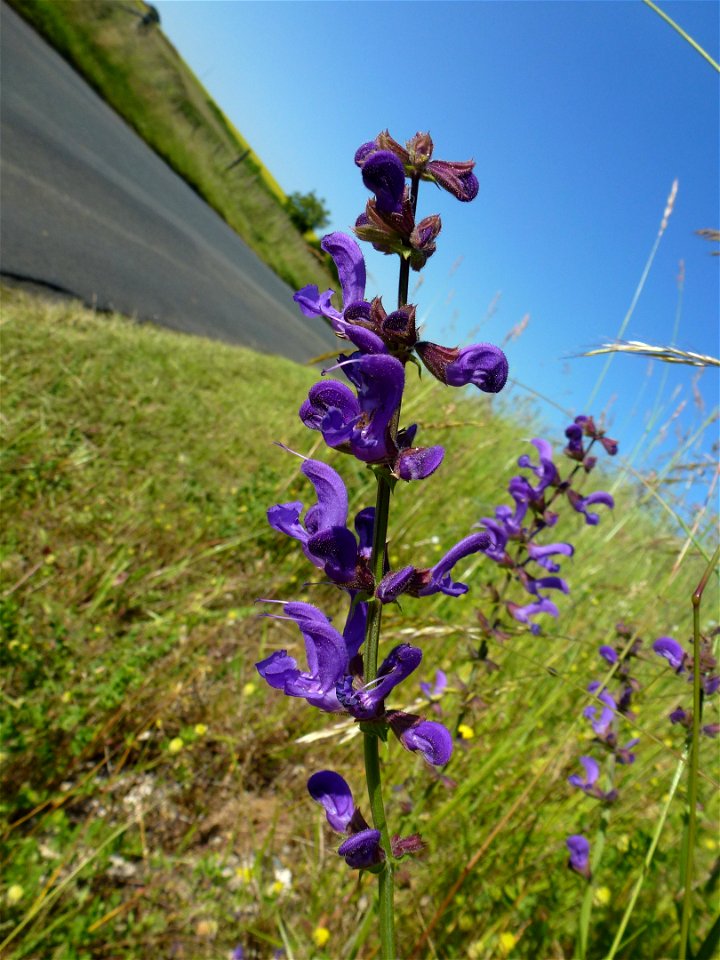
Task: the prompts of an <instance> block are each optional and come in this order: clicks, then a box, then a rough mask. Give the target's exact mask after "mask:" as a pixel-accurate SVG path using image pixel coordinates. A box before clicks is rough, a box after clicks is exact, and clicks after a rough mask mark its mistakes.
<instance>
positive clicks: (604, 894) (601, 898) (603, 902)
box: [593, 887, 611, 907]
mask: <svg viewBox="0 0 720 960" xmlns="http://www.w3.org/2000/svg"><path fill="white" fill-rule="evenodd" d="M610 897H611V893H610V887H598V888H597V890H596V891H595V895H594V897H593V900H594V901H595V903H596V904H597V905H598V906H601V907H606V906H607V905H608V904H609V903H610Z"/></svg>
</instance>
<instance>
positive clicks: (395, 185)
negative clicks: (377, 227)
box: [362, 150, 405, 213]
mask: <svg viewBox="0 0 720 960" xmlns="http://www.w3.org/2000/svg"><path fill="white" fill-rule="evenodd" d="M362 178H363V183H364V184H365V186H366V187H367V188H368V190H371V191H372V192H373V193H374V194H375V198H376V203H377V209H378V210H379V211H380V212H381V213H397V212H398V211H399V210H400V207H401V206H402V201H403V196H404V193H405V168H404V167H403V165H402V163H401V161H400V160H399V159H398V158H397V157H396V156H395V154H394V153H390V151H389V150H378V151H377V153H373V154H372V156H370V157H368V159H367V160H365V162H364V163H363V166H362Z"/></svg>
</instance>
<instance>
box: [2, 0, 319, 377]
mask: <svg viewBox="0 0 720 960" xmlns="http://www.w3.org/2000/svg"><path fill="white" fill-rule="evenodd" d="M0 63H1V69H0V82H1V83H2V98H1V99H0V123H1V131H0V133H1V137H2V139H1V140H0V204H1V207H0V211H1V215H2V238H1V239H2V242H1V244H0V272H1V273H3V274H5V275H9V276H14V277H20V278H26V279H30V280H34V281H36V282H38V283H40V284H43V285H47V286H49V287H51V288H52V287H54V288H57V289H60V290H64V291H67V292H69V293H71V294H73V295H75V296H77V297H79V298H80V299H81V300H83V301H84V302H85V303H88V304H95V305H97V306H98V307H99V308H101V309H113V310H117V311H119V312H121V313H125V314H127V315H129V316H136V317H138V318H139V319H142V320H152V321H155V322H157V323H160V324H162V325H164V326H168V327H172V328H173V329H175V330H182V331H185V332H187V333H194V334H200V335H203V336H207V337H212V338H215V339H218V340H225V341H227V342H230V343H239V344H243V345H244V346H248V347H253V348H254V349H257V350H261V351H263V352H265V353H277V354H282V355H284V356H287V357H290V358H292V359H294V360H307V359H309V358H310V357H312V356H317V355H318V354H320V353H323V352H325V351H327V350H328V349H330V348H332V346H333V344H334V343H336V342H337V341H336V340H335V338H334V336H333V335H332V334H331V333H329V332H328V331H326V330H324V329H322V328H321V327H320V326H319V323H320V322H321V321H315V322H313V321H311V320H306V319H305V318H303V317H302V316H301V315H300V313H299V311H298V310H297V308H296V307H295V304H294V303H293V302H292V291H291V290H290V289H289V288H288V287H287V286H286V285H285V284H284V283H283V282H282V281H281V280H280V279H279V278H278V277H277V276H276V275H275V274H274V273H273V272H272V271H271V270H270V269H269V268H268V267H267V266H266V265H265V264H264V263H262V262H261V261H260V260H258V258H257V257H256V256H255V254H254V253H253V252H252V251H251V250H250V249H249V248H248V247H247V246H246V245H245V243H244V242H243V241H242V240H241V239H240V238H239V237H238V236H237V234H235V233H234V232H233V231H232V230H231V229H230V228H229V227H228V226H227V224H225V223H224V222H223V221H222V220H221V219H220V217H218V216H217V214H216V213H215V212H214V211H212V210H211V209H210V208H209V207H208V206H207V205H206V204H205V203H203V201H202V200H201V199H200V198H199V197H198V196H197V194H195V193H194V192H193V191H192V190H191V189H190V188H189V187H188V186H187V184H186V183H184V181H182V180H181V179H180V178H179V177H178V176H176V175H175V174H174V173H173V172H172V171H171V170H170V169H169V167H167V166H166V165H165V163H164V162H163V161H162V160H160V159H159V158H158V157H157V156H156V155H155V154H154V153H153V152H152V150H150V149H149V147H147V146H146V144H145V143H144V142H143V141H142V140H140V138H139V137H138V136H137V135H136V134H135V133H134V132H133V131H132V130H130V129H129V127H127V126H126V125H125V123H124V122H123V121H122V120H121V119H120V118H119V117H118V116H117V114H115V113H114V112H113V111H112V110H111V109H110V108H109V107H108V106H107V104H105V103H104V101H102V100H101V99H100V98H99V97H98V96H97V95H96V94H95V93H94V92H93V91H92V90H91V89H90V87H88V86H87V85H86V84H85V82H84V81H83V80H82V79H80V77H79V76H78V75H77V74H76V73H75V72H74V71H73V70H72V69H71V68H70V67H69V66H68V65H67V64H66V63H65V61H64V60H62V58H61V57H59V56H58V54H57V53H56V52H55V51H54V50H52V49H51V48H50V47H49V46H48V45H47V44H46V43H45V42H44V41H43V40H41V39H40V38H39V37H38V35H37V34H36V33H35V32H34V31H33V30H32V29H31V28H30V27H28V25H27V24H26V23H24V21H22V20H21V19H20V18H19V17H18V16H17V14H16V13H15V12H14V11H13V10H11V9H10V8H9V7H7V6H6V5H5V4H0Z"/></svg>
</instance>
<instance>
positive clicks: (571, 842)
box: [565, 833, 590, 880]
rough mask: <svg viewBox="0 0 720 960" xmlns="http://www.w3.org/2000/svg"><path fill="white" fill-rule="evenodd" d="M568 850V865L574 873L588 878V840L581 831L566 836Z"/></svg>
mask: <svg viewBox="0 0 720 960" xmlns="http://www.w3.org/2000/svg"><path fill="white" fill-rule="evenodd" d="M565 843H566V845H567V848H568V850H569V851H570V859H569V860H568V866H569V867H570V869H571V870H574V871H575V872H576V873H580V874H582V876H583V877H587V879H588V880H589V879H590V842H589V841H588V839H587V837H584V836H583V835H582V834H581V833H577V834H574V835H573V836H571V837H568V838H567V840H566V841H565Z"/></svg>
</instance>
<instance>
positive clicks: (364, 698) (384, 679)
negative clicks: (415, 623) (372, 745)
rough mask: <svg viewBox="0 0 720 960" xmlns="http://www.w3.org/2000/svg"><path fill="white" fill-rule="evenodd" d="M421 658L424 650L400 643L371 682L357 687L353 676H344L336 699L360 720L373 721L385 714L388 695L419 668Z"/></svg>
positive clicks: (339, 684) (338, 687) (338, 686)
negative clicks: (354, 685) (355, 687)
mask: <svg viewBox="0 0 720 960" xmlns="http://www.w3.org/2000/svg"><path fill="white" fill-rule="evenodd" d="M421 660H422V650H420V649H419V648H418V647H412V646H410V644H408V643H401V644H400V645H399V646H397V647H395V648H394V649H393V650H391V651H390V653H389V654H388V655H387V657H386V658H385V660H384V661H383V663H382V664H381V666H380V668H379V670H378V672H377V676H376V678H375V679H374V680H371V681H370V682H369V683H366V684H364V685H363V686H361V687H359V688H358V689H354V687H353V682H352V677H350V676H346V677H343V679H342V680H341V681H339V683H338V685H337V698H338V700H339V701H340V703H342V705H343V706H344V707H345V709H346V710H347V712H348V713H349V714H350V715H351V716H353V717H355V718H356V719H357V720H372V719H374V718H376V717H379V716H382V714H383V711H384V700H385V698H386V697H387V696H389V694H390V693H391V692H392V690H394V689H395V687H396V686H397V685H398V684H399V683H401V682H402V681H403V680H404V679H405V678H406V677H408V676H409V675H410V674H411V673H412V672H413V670H416V669H417V667H418V666H419V665H420V661H421Z"/></svg>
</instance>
